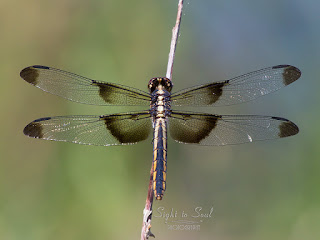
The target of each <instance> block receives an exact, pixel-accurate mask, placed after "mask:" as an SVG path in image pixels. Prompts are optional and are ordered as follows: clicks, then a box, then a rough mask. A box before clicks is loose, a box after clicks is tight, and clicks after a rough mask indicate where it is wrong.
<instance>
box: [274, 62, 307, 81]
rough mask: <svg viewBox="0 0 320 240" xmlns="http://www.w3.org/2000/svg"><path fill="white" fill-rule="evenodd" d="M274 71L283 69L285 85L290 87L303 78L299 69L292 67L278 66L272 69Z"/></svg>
mask: <svg viewBox="0 0 320 240" xmlns="http://www.w3.org/2000/svg"><path fill="white" fill-rule="evenodd" d="M272 68H273V69H280V68H281V69H283V73H282V76H283V83H284V84H285V85H289V84H291V83H293V82H295V81H296V80H298V79H299V78H300V77H301V71H300V69H299V68H297V67H295V66H292V65H277V66H274V67H272Z"/></svg>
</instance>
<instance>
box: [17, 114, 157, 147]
mask: <svg viewBox="0 0 320 240" xmlns="http://www.w3.org/2000/svg"><path fill="white" fill-rule="evenodd" d="M23 132H24V134H25V135H27V136H29V137H34V138H41V139H46V140H54V141H64V142H73V143H78V144H87V145H100V146H110V145H125V144H134V143H137V142H140V141H143V140H145V139H147V138H148V136H149V135H150V133H151V132H152V123H151V120H150V114H149V112H137V113H124V114H112V115H102V116H61V117H47V118H40V119H37V120H35V121H33V122H31V123H29V124H28V125H27V126H26V127H25V128H24V130H23Z"/></svg>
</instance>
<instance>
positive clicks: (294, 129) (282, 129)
mask: <svg viewBox="0 0 320 240" xmlns="http://www.w3.org/2000/svg"><path fill="white" fill-rule="evenodd" d="M273 119H275V120H279V121H282V122H281V124H280V125H279V134H278V135H279V137H280V138H284V137H289V136H292V135H296V134H297V133H298V132H299V128H298V126H297V125H295V124H294V123H293V122H291V121H289V120H287V119H285V118H279V117H273Z"/></svg>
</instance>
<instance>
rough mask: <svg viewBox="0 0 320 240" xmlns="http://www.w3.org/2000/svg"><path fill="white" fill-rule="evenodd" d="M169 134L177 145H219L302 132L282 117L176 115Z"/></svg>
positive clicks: (170, 121)
mask: <svg viewBox="0 0 320 240" xmlns="http://www.w3.org/2000/svg"><path fill="white" fill-rule="evenodd" d="M169 132H170V135H171V137H172V138H173V139H174V140H176V141H178V142H182V143H196V144H200V145H216V146H219V145H229V144H240V143H247V142H253V141H260V140H267V139H276V138H283V137H289V136H292V135H295V134H297V133H298V132H299V129H298V127H297V126H296V125H295V124H294V123H292V122H291V121H289V120H287V119H284V118H279V117H270V116H257V115H213V114H201V113H185V112H173V113H172V114H171V117H170V118H169Z"/></svg>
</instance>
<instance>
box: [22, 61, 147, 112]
mask: <svg viewBox="0 0 320 240" xmlns="http://www.w3.org/2000/svg"><path fill="white" fill-rule="evenodd" d="M20 76H21V77H22V78H23V79H24V80H25V81H27V82H28V83H31V84H32V85H34V86H36V87H38V88H40V89H42V90H43V91H46V92H49V93H52V94H55V95H58V96H60V97H63V98H66V99H68V100H71V101H75V102H80V103H86V104H93V105H142V106H147V105H149V104H150V96H149V95H148V93H146V92H144V91H141V90H139V89H134V88H130V87H126V86H122V85H119V84H114V83H106V82H99V81H96V80H92V79H89V78H86V77H82V76H79V75H77V74H74V73H70V72H66V71H63V70H59V69H56V68H52V67H45V66H39V65H34V66H31V67H27V68H25V69H23V70H22V71H21V72H20Z"/></svg>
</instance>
